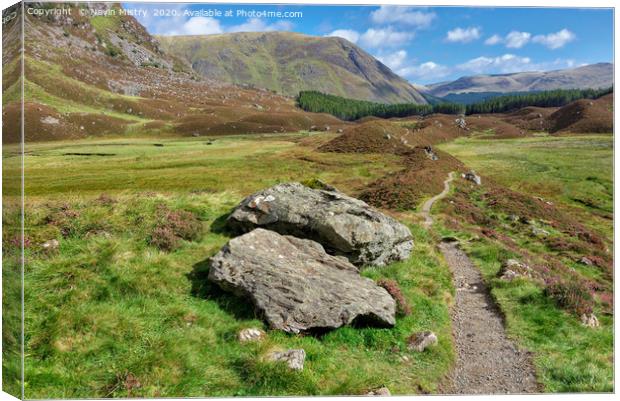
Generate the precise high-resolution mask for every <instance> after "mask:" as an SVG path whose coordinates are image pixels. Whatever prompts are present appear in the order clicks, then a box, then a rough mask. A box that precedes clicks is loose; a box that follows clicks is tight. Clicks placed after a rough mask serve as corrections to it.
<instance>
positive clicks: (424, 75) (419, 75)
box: [396, 61, 451, 83]
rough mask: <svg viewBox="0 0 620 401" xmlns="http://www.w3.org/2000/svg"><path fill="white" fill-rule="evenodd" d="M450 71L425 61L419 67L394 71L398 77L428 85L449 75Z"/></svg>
mask: <svg viewBox="0 0 620 401" xmlns="http://www.w3.org/2000/svg"><path fill="white" fill-rule="evenodd" d="M450 72H451V70H450V68H449V67H446V66H445V65H441V64H437V63H435V62H433V61H427V62H425V63H422V64H419V65H412V66H409V67H403V68H401V69H398V70H396V73H397V74H398V75H401V76H403V77H406V78H408V79H410V80H413V81H421V82H424V83H429V82H433V81H437V80H439V79H441V78H444V77H446V76H448V75H449V74H450Z"/></svg>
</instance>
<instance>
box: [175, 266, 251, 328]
mask: <svg viewBox="0 0 620 401" xmlns="http://www.w3.org/2000/svg"><path fill="white" fill-rule="evenodd" d="M186 276H187V279H188V280H189V281H190V282H191V283H192V289H191V294H192V296H194V297H196V298H202V299H208V300H211V301H214V302H216V303H217V304H218V306H219V307H220V308H221V309H222V310H224V311H226V312H227V313H230V314H231V315H233V316H234V317H235V318H236V319H240V320H251V319H254V318H256V317H258V316H257V315H256V313H255V311H254V307H253V305H252V304H251V303H250V302H249V300H247V299H242V298H239V297H237V296H235V295H233V294H231V293H229V292H226V291H223V290H222V289H221V288H220V287H219V286H218V285H217V284H215V283H212V282H210V281H209V280H208V279H207V278H208V276H209V260H208V259H205V260H203V261H200V262H198V263H196V264H195V265H194V266H193V268H192V271H191V272H190V273H188V274H187V275H186Z"/></svg>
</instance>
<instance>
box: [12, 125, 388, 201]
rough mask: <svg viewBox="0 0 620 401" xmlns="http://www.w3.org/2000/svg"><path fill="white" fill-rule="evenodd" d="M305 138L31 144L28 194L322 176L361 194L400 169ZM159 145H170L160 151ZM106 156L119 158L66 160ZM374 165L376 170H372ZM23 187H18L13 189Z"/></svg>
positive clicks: (224, 186) (239, 187) (202, 187)
mask: <svg viewBox="0 0 620 401" xmlns="http://www.w3.org/2000/svg"><path fill="white" fill-rule="evenodd" d="M300 137H301V135H293V134H292V135H289V136H280V137H269V136H266V137H264V138H263V139H258V140H257V139H256V138H255V139H251V138H244V137H227V138H218V139H216V140H215V141H214V142H213V143H212V144H211V145H207V140H206V139H201V140H197V139H193V138H192V139H187V140H183V139H157V140H153V139H140V138H137V139H114V140H112V139H108V140H84V141H68V142H53V143H45V144H32V145H27V146H26V148H27V149H26V150H27V151H28V152H30V153H28V156H27V157H26V158H25V164H26V176H27V179H26V194H27V195H28V196H45V197H50V196H51V197H54V196H64V194H66V193H72V194H99V193H101V192H117V191H123V190H125V189H128V188H131V189H133V190H153V191H182V192H187V191H209V192H221V191H224V190H229V189H232V190H236V191H238V193H240V194H245V195H247V194H249V193H251V192H253V191H256V190H258V189H261V188H264V187H266V186H271V185H274V184H276V183H278V182H282V181H295V180H297V181H299V180H305V179H308V178H319V179H321V180H322V181H325V182H330V183H332V184H335V185H337V186H338V187H341V188H343V189H344V190H354V189H360V188H362V187H363V186H364V185H365V184H367V183H369V182H371V181H372V180H374V179H376V178H378V177H381V176H382V175H384V174H385V173H387V172H389V171H394V170H396V169H398V168H399V167H398V159H397V158H396V157H394V156H391V157H383V156H379V155H361V154H359V155H358V154H351V155H339V157H338V159H337V160H334V159H333V157H332V155H331V154H328V153H318V152H316V151H314V150H313V149H312V148H310V147H301V146H297V145H296V144H295V143H294V142H293V141H292V139H295V138H300ZM156 143H159V144H163V145H164V146H162V147H158V146H154V144H156ZM65 153H102V154H111V155H113V156H107V157H105V156H64V154H65ZM5 164H6V166H5V168H6V169H7V174H12V173H17V172H18V171H19V158H17V157H14V158H9V159H5ZM369 165H372V170H369V168H368V167H369ZM15 184H18V183H14V184H13V185H15Z"/></svg>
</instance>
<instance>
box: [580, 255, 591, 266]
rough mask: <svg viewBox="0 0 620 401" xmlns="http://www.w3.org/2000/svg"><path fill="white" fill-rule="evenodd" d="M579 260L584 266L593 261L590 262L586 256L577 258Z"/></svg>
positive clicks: (589, 264)
mask: <svg viewBox="0 0 620 401" xmlns="http://www.w3.org/2000/svg"><path fill="white" fill-rule="evenodd" d="M579 262H580V263H582V264H584V265H586V266H593V265H594V262H592V261H591V260H590V259H588V258H587V257H585V256H584V257H583V258H581V259H579Z"/></svg>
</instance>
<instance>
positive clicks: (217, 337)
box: [3, 133, 613, 398]
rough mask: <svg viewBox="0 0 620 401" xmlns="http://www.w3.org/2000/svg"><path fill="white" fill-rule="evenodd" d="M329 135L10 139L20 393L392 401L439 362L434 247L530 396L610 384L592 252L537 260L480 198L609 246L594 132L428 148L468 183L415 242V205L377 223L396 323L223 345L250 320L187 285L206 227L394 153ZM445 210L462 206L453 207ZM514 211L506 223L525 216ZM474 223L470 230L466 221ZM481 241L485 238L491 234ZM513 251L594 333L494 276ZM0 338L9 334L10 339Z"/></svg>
mask: <svg viewBox="0 0 620 401" xmlns="http://www.w3.org/2000/svg"><path fill="white" fill-rule="evenodd" d="M334 136H335V135H333V134H329V133H315V134H312V135H311V134H309V133H298V134H287V135H263V136H229V137H220V138H217V139H215V140H208V139H205V138H191V139H161V140H160V139H157V140H154V139H152V138H151V139H141V138H132V139H129V140H121V139H114V140H104V139H97V140H95V139H92V140H80V141H73V142H54V143H40V144H32V145H28V146H27V148H26V152H27V155H26V158H25V168H26V170H25V175H26V188H25V192H26V205H27V210H26V238H27V248H26V251H25V252H26V260H27V264H26V273H25V285H26V317H27V319H26V339H25V341H26V355H27V357H26V372H25V376H26V397H28V398H55V397H56V398H57V397H65V398H66V397H69V398H82V397H89V398H93V397H110V396H112V397H123V396H146V397H180V396H225V395H228V396H233V395H311V394H325V395H335V394H353V395H362V394H366V393H367V392H369V391H371V390H373V389H376V388H379V387H382V386H386V387H388V388H389V389H390V390H391V392H392V393H393V394H412V393H416V394H419V393H436V392H438V391H440V387H441V386H442V383H445V380H446V377H447V376H448V375H449V373H450V372H451V370H452V369H453V367H454V364H455V360H456V355H455V351H454V349H455V343H454V340H453V338H452V324H451V320H450V308H451V306H452V305H453V303H454V296H455V289H454V287H453V285H452V275H451V272H450V270H449V268H448V266H447V264H446V261H445V260H444V258H443V257H442V256H441V253H440V251H439V250H438V248H437V245H438V244H439V243H440V241H441V237H442V236H453V237H456V238H458V239H459V240H460V242H461V244H462V246H463V250H464V251H465V252H466V253H467V254H468V255H469V256H470V257H471V259H472V261H473V262H474V264H475V265H476V267H478V268H479V269H480V271H481V273H482V277H483V279H484V281H485V283H486V284H488V286H489V288H490V290H491V294H492V296H493V298H494V300H495V302H497V303H498V305H499V307H500V308H501V311H502V312H503V314H504V315H505V317H506V325H507V331H508V335H509V337H510V338H511V339H512V340H515V341H516V342H517V344H518V345H519V346H520V347H522V348H525V349H527V350H528V351H531V352H533V358H534V359H533V360H534V365H535V368H536V374H537V380H538V381H539V382H540V383H541V384H542V386H543V389H544V390H545V391H552V392H556V391H612V390H613V384H612V377H613V376H612V362H613V354H612V349H613V346H612V345H613V342H612V340H613V332H612V327H613V315H612V312H611V310H610V309H609V308H608V307H607V306H606V304H605V298H604V297H602V296H600V295H601V294H609V296H611V294H612V288H613V287H612V286H611V275H610V274H609V270H608V267H606V266H607V265H606V264H605V263H607V262H605V261H607V260H608V259H609V258H608V259H605V255H604V252H605V250H604V249H602V248H601V247H600V246H598V245H596V246H597V247H595V246H594V245H592V249H590V248H588V246H589V245H588V244H586V243H584V244H582V243H581V242H580V243H578V244H576V245H579V246H581V247H582V248H571V249H569V250H559V248H557V247H556V248H554V247H553V246H552V245H553V243H551V242H550V241H548V240H542V239H540V238H534V237H532V236H531V235H530V232H529V231H528V230H529V229H530V227H529V226H528V225H518V223H514V224H513V223H511V222H510V221H509V220H506V218H505V215H507V214H509V212H508V211H505V212H504V211H498V210H497V209H496V207H497V206H496V205H497V203H492V202H489V200H488V194H487V192H486V191H488V192H493V191H500V190H502V191H503V190H514V191H515V193H518V194H525V195H524V196H528V197H529V198H531V197H535V196H538V197H540V198H541V199H545V201H547V202H552V203H553V204H554V207H556V206H557V209H559V211H556V210H555V209H554V212H553V213H555V214H553V215H552V216H551V217H549V216H547V218H548V219H549V220H550V219H560V220H561V219H563V218H564V217H563V216H568V217H566V221H569V223H570V224H569V223H566V221H565V220H561V221H560V222H561V224H556V225H554V224H552V223H553V222H550V221H546V220H545V219H540V218H538V219H537V220H536V221H537V222H538V223H537V224H540V225H541V227H540V228H542V229H545V230H547V231H549V232H550V233H551V237H554V238H558V239H559V240H567V239H566V237H567V235H568V234H566V233H565V232H564V231H566V230H564V231H562V230H563V229H564V227H565V226H570V227H573V226H576V225H577V224H580V226H579V227H581V225H582V226H583V227H585V228H584V230H585V231H583V232H588V233H590V232H593V233H596V235H598V236H599V237H600V238H601V240H600V241H601V244H604V246H603V247H608V248H610V249H611V246H612V242H611V241H612V222H613V214H612V208H611V207H612V206H611V205H612V192H613V191H612V189H613V180H612V162H611V157H612V150H613V148H612V143H613V139H612V138H611V136H600V135H599V136H593V135H587V136H574V137H540V138H522V139H516V140H488V139H486V140H485V139H472V138H466V139H457V140H456V141H453V142H450V143H447V144H444V145H442V150H444V151H445V152H447V153H450V154H452V155H453V156H455V157H456V158H458V159H460V160H461V161H462V162H463V163H464V164H465V165H467V166H469V167H472V168H474V169H475V170H476V171H477V172H478V173H480V174H481V175H482V176H483V185H482V186H481V187H479V188H474V187H472V186H471V185H469V184H466V183H465V182H464V181H463V180H462V179H461V178H460V177H458V176H456V175H455V182H454V187H453V188H452V189H451V190H450V191H449V193H448V196H447V197H446V198H445V199H444V200H441V201H440V203H439V204H437V205H436V206H435V208H433V214H436V215H437V216H438V217H437V218H436V219H435V220H436V221H435V222H434V224H433V226H432V227H431V228H430V229H427V228H424V227H423V226H422V222H423V218H422V217H421V216H420V215H419V214H417V213H416V211H415V210H399V211H387V212H388V213H390V214H391V215H393V216H394V217H396V218H397V219H399V220H400V221H403V222H404V223H406V224H408V225H409V226H410V228H411V230H412V233H413V235H414V241H415V244H416V246H415V250H414V253H413V254H412V256H411V257H410V258H409V259H408V260H406V261H403V262H399V263H394V264H392V265H390V266H388V267H386V268H374V269H366V270H365V271H364V273H363V274H364V275H365V276H367V277H370V278H373V279H379V278H390V279H394V280H396V281H397V282H398V283H399V285H400V286H401V288H402V290H403V293H404V295H405V297H406V298H407V299H408V301H409V302H410V304H411V306H412V309H413V313H412V314H411V315H409V316H405V317H400V318H399V319H397V324H396V326H395V327H394V328H392V329H376V328H350V327H347V328H341V329H338V330H335V331H332V332H329V333H327V334H325V335H323V336H320V337H315V336H291V335H287V334H284V333H279V332H275V331H270V332H268V338H267V340H266V341H265V342H263V343H260V344H245V345H244V344H239V343H238V341H237V340H236V333H237V332H238V330H239V329H242V328H245V327H251V326H257V327H262V326H263V323H262V322H261V321H260V320H258V319H257V318H256V317H255V316H254V314H253V312H252V308H251V306H250V305H248V304H247V303H246V302H244V301H243V300H239V299H237V298H234V297H232V296H229V295H227V294H225V293H222V292H221V291H219V290H217V289H216V288H214V287H213V286H211V285H209V284H208V283H207V281H206V269H207V264H206V259H207V258H208V257H210V256H211V255H213V254H214V253H215V252H217V250H219V249H220V247H221V246H222V245H223V244H224V243H226V241H227V240H228V236H227V234H226V233H225V232H224V231H223V230H222V229H221V228H222V221H223V218H224V217H225V216H226V214H227V213H228V212H229V211H230V209H231V208H232V207H233V206H235V205H236V204H237V203H238V202H239V201H241V199H243V197H245V196H247V195H248V194H250V193H252V192H254V191H257V190H259V189H262V188H265V187H268V186H271V185H274V184H276V183H279V182H286V181H309V180H313V179H320V180H321V181H323V182H327V183H329V184H331V185H334V186H335V187H337V188H339V189H340V190H342V191H343V192H345V193H348V194H351V195H353V196H356V195H358V194H360V193H361V192H363V191H364V190H365V189H366V188H367V187H368V186H369V184H371V183H372V182H374V181H376V180H378V179H380V178H381V177H384V176H386V175H388V174H390V173H393V172H397V171H399V170H401V169H402V162H401V159H400V158H399V157H397V156H395V155H385V154H361V153H356V154H354V153H340V154H337V155H335V154H333V153H322V152H318V151H317V150H316V149H317V147H318V146H319V145H321V144H323V143H325V142H326V141H328V140H330V139H332V138H334ZM16 152H17V149H12V148H11V147H9V146H5V150H4V155H3V160H4V162H3V169H4V176H5V177H6V178H5V181H4V191H5V194H7V193H9V194H10V193H15V191H16V190H18V188H19V180H17V177H18V173H19V167H20V166H19V164H20V158H19V157H17V153H16ZM577 159H579V160H580V163H575V162H574V161H575V160H577ZM12 177H15V179H12ZM444 178H445V177H444ZM487 182H488V184H489V186H487ZM511 196H512V195H511ZM515 196H516V195H515ZM529 198H528V199H529ZM511 199H512V198H511ZM515 199H516V198H515ZM9 200H10V199H5V208H4V211H3V213H4V216H3V217H4V222H5V223H4V224H5V232H4V235H3V244H4V249H5V255H4V258H5V263H4V264H3V266H4V275H5V277H11V275H13V276H14V275H15V274H13V273H15V271H16V269H17V268H18V264H17V261H18V256H19V255H18V252H17V248H16V246H15V236H16V235H17V232H18V231H17V225H18V222H19V209H18V208H16V207H15V206H11V204H10V202H8V201H9ZM515 202H516V201H515ZM536 202H538V201H536ZM524 204H526V205H529V206H527V207H531V205H530V204H529V203H527V202H525V203H524ZM464 205H467V207H468V208H469V209H466V210H465V209H462V208H461V209H458V207H461V206H463V207H465V206H464ZM520 205H521V204H520ZM521 206H523V205H521ZM527 207H525V206H523V208H524V209H522V214H523V215H525V214H528V213H530V210H529V209H527ZM472 208H476V209H475V210H473V211H472ZM464 210H465V211H464ZM179 211H185V212H188V213H190V215H191V216H193V218H195V219H196V220H197V221H198V222H199V226H200V227H201V228H200V229H199V230H198V231H199V233H197V235H191V236H189V237H188V239H187V240H186V239H182V240H180V241H179V242H178V243H174V244H173V245H174V246H171V249H170V250H168V249H161V247H158V246H156V244H161V243H162V242H161V241H160V242H158V241H154V239H153V237H154V235H155V230H154V229H155V228H156V227H157V226H158V224H161V223H162V213H163V214H164V215H169V213H178V212H179ZM468 213H470V214H468ZM476 213H477V214H476ZM482 214H486V215H487V216H488V217H489V216H490V219H489V221H488V222H484V223H483V222H481V221H482V220H481V221H478V220H476V219H475V218H472V217H471V216H478V215H482ZM487 223H488V224H487ZM7 228H8V230H7ZM11 228H12V229H13V231H12V232H11ZM481 228H482V229H483V228H489V229H491V228H492V229H493V231H494V236H491V235H487V234H488V233H487V234H485V232H483V231H481ZM586 229H587V230H586ZM580 232H581V231H580ZM592 235H594V234H592ZM504 236H506V237H510V238H511V239H512V241H504V240H503V238H504ZM597 238H598V237H597ZM52 239H57V240H58V241H59V247H58V249H56V250H54V249H52V250H49V249H45V248H44V247H43V246H42V244H44V243H45V242H47V241H50V240H52ZM158 240H159V239H158ZM559 240H558V241H559ZM550 244H551V245H550ZM597 244H598V243H597ZM599 245H600V244H599ZM584 247H585V248H584ZM580 249H581V250H580ZM521 251H523V252H521ZM584 252H587V253H586V254H587V255H588V256H590V257H592V258H593V259H594V260H595V261H598V260H599V259H600V260H603V262H601V266H596V265H594V266H586V265H583V264H581V263H579V262H575V260H576V258H577V256H578V255H581V256H584V255H585V254H584V255H582V254H583V253H584ZM592 255H594V256H596V255H598V257H599V259H595V258H594V257H593V256H592ZM601 255H602V256H601ZM516 256H518V257H522V258H524V257H526V256H527V260H528V261H530V260H531V262H530V263H532V265H534V264H536V265H538V264H539V263H543V262H542V261H546V260H547V259H545V258H547V257H551V258H552V259H555V260H556V261H557V262H558V263H561V264H562V266H564V267H565V268H566V269H567V271H568V270H571V271H575V272H576V273H575V274H573V273H571V274H573V275H571V276H570V277H573V276H574V277H577V278H578V279H580V280H586V279H587V280H588V283H594V284H596V288H595V290H596V291H595V292H596V298H595V303H594V313H596V315H597V316H598V319H599V321H600V323H601V326H600V327H598V328H586V327H583V326H582V325H581V323H580V321H579V316H578V315H575V314H574V313H573V312H571V311H569V310H566V308H563V307H560V306H558V304H557V303H555V301H554V300H552V299H551V298H550V297H549V296H547V295H545V286H544V285H543V284H540V283H539V282H534V281H529V280H526V279H519V280H516V281H513V282H509V283H506V282H504V281H501V280H499V279H497V278H496V274H497V271H498V270H499V268H500V264H501V262H502V261H504V260H505V259H506V258H507V257H516ZM11 261H13V262H14V263H11ZM549 263H551V262H549ZM562 272H564V270H562ZM562 274H564V273H562ZM567 274H568V273H567ZM562 277H564V276H562ZM9 316H10V315H9ZM5 327H6V326H5ZM420 330H432V331H433V332H435V333H436V334H437V336H438V338H439V344H438V345H437V346H436V347H431V348H429V349H428V350H426V351H425V352H423V353H415V352H411V351H407V343H406V342H407V338H408V337H409V335H411V333H412V332H416V331H420ZM13 334H14V335H13V337H14V336H16V335H17V333H13ZM5 335H8V337H7V338H8V339H9V340H10V338H11V333H5ZM14 339H15V338H14ZM7 343H8V344H12V343H11V342H10V341H9V342H7ZM15 344H16V343H15ZM276 348H304V349H305V350H306V353H307V359H306V367H305V369H304V371H303V372H290V371H287V370H286V369H284V368H283V367H282V366H279V365H277V364H276V365H274V364H271V363H267V362H265V361H264V359H263V357H264V355H265V354H266V353H268V352H269V351H270V350H273V349H276ZM10 351H11V350H10V349H9V350H8V351H7V352H10ZM343 362H344V363H343ZM16 374H17V365H16V366H12V365H9V366H6V367H5V369H4V379H5V383H7V385H8V386H14V387H15V388H16V386H17V383H16V381H15V378H16Z"/></svg>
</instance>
